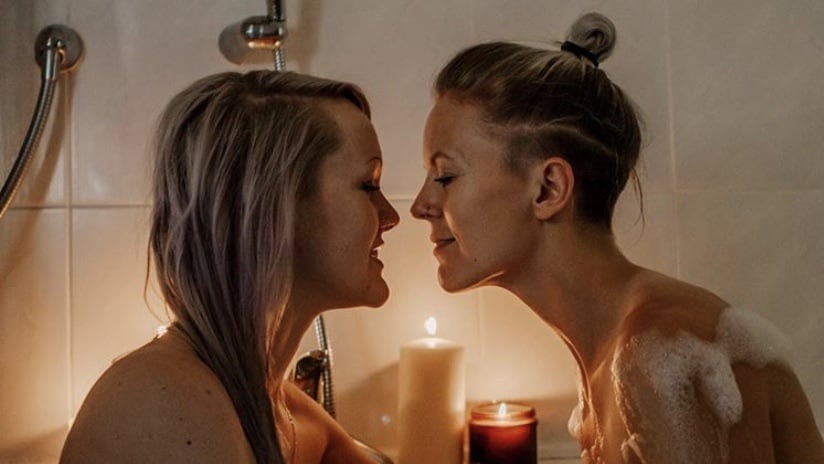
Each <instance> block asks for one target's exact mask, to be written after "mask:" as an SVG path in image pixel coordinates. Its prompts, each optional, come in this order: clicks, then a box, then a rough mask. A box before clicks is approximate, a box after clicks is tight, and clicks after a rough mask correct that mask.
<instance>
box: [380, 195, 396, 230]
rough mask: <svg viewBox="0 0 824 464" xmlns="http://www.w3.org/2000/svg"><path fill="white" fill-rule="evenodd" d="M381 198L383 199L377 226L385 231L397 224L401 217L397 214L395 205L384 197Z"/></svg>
mask: <svg viewBox="0 0 824 464" xmlns="http://www.w3.org/2000/svg"><path fill="white" fill-rule="evenodd" d="M382 200H383V201H382V206H381V210H380V215H379V218H380V225H379V227H380V229H381V231H383V232H386V231H387V230H389V229H392V228H393V227H395V226H396V225H398V223H399V222H400V220H401V217H400V215H399V214H398V210H396V209H395V207H394V206H392V203H389V200H387V199H386V198H382Z"/></svg>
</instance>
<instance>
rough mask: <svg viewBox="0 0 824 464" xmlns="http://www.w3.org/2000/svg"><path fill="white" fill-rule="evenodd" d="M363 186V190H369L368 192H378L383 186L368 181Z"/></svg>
mask: <svg viewBox="0 0 824 464" xmlns="http://www.w3.org/2000/svg"><path fill="white" fill-rule="evenodd" d="M361 188H362V189H363V190H365V191H366V192H368V193H372V192H377V191H378V190H380V189H381V186H380V185H375V184H370V183H368V182H366V183H364V184H363V186H362V187H361Z"/></svg>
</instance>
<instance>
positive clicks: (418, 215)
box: [409, 187, 433, 220]
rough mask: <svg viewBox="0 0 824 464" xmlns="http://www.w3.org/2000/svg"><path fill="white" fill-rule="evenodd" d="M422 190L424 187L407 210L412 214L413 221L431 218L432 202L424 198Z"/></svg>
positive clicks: (424, 194)
mask: <svg viewBox="0 0 824 464" xmlns="http://www.w3.org/2000/svg"><path fill="white" fill-rule="evenodd" d="M424 189H425V187H422V188H421V191H420V192H418V196H416V197H415V201H413V202H412V206H411V207H410V208H409V212H410V213H412V217H414V218H415V219H423V220H426V219H429V218H431V217H432V210H433V208H432V206H433V205H432V201H430V199H429V198H428V197H427V196H426V192H425V191H424Z"/></svg>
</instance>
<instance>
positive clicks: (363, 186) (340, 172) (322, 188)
mask: <svg viewBox="0 0 824 464" xmlns="http://www.w3.org/2000/svg"><path fill="white" fill-rule="evenodd" d="M323 105H325V109H326V110H327V111H328V112H329V113H330V114H331V115H332V117H333V118H334V119H335V122H336V123H337V125H338V128H339V134H340V137H341V141H342V143H341V147H340V148H339V149H338V150H337V151H336V152H334V153H332V154H330V155H328V156H327V157H326V158H325V159H323V160H322V161H321V165H320V167H319V169H318V172H317V179H316V182H315V185H316V188H315V190H314V192H313V193H312V194H310V195H309V196H308V197H306V198H304V199H302V200H300V202H299V204H298V211H297V224H296V236H295V246H296V250H295V257H296V258H295V259H296V262H295V289H294V290H293V298H292V299H293V300H294V299H296V298H297V299H301V300H302V301H299V302H295V301H293V302H292V303H293V304H295V303H296V304H303V305H304V306H306V307H312V308H315V309H317V310H324V309H331V308H342V307H352V306H373V307H374V306H380V305H382V304H383V303H384V302H385V301H386V299H387V298H388V297H389V288H388V286H387V284H386V282H385V281H384V279H383V277H382V275H381V273H382V269H383V263H382V262H381V261H380V259H379V256H378V248H379V247H380V246H381V245H382V244H383V237H382V234H383V232H385V231H387V230H389V229H391V228H392V227H394V226H395V225H397V223H398V220H399V218H398V213H397V211H395V209H394V208H393V207H392V205H391V204H390V203H389V202H388V201H387V200H386V197H384V195H383V192H382V191H381V190H380V188H379V186H380V178H381V168H382V165H383V161H382V157H381V150H380V145H379V144H378V138H377V135H376V134H375V130H374V129H373V128H372V123H371V122H370V121H369V119H368V118H367V117H366V116H365V115H364V114H363V113H362V112H361V111H360V110H359V109H357V108H356V107H355V106H354V105H353V104H351V103H349V102H345V101H330V102H325V103H323Z"/></svg>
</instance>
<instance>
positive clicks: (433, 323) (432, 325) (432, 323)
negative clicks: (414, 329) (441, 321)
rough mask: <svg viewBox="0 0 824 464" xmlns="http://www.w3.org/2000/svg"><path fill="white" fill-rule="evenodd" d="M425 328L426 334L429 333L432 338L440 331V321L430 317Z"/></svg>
mask: <svg viewBox="0 0 824 464" xmlns="http://www.w3.org/2000/svg"><path fill="white" fill-rule="evenodd" d="M423 328H424V329H426V333H428V334H429V335H430V336H433V335H435V332H437V331H438V320H437V319H435V318H434V317H430V318H429V319H427V320H426V322H425V323H424V324H423Z"/></svg>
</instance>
